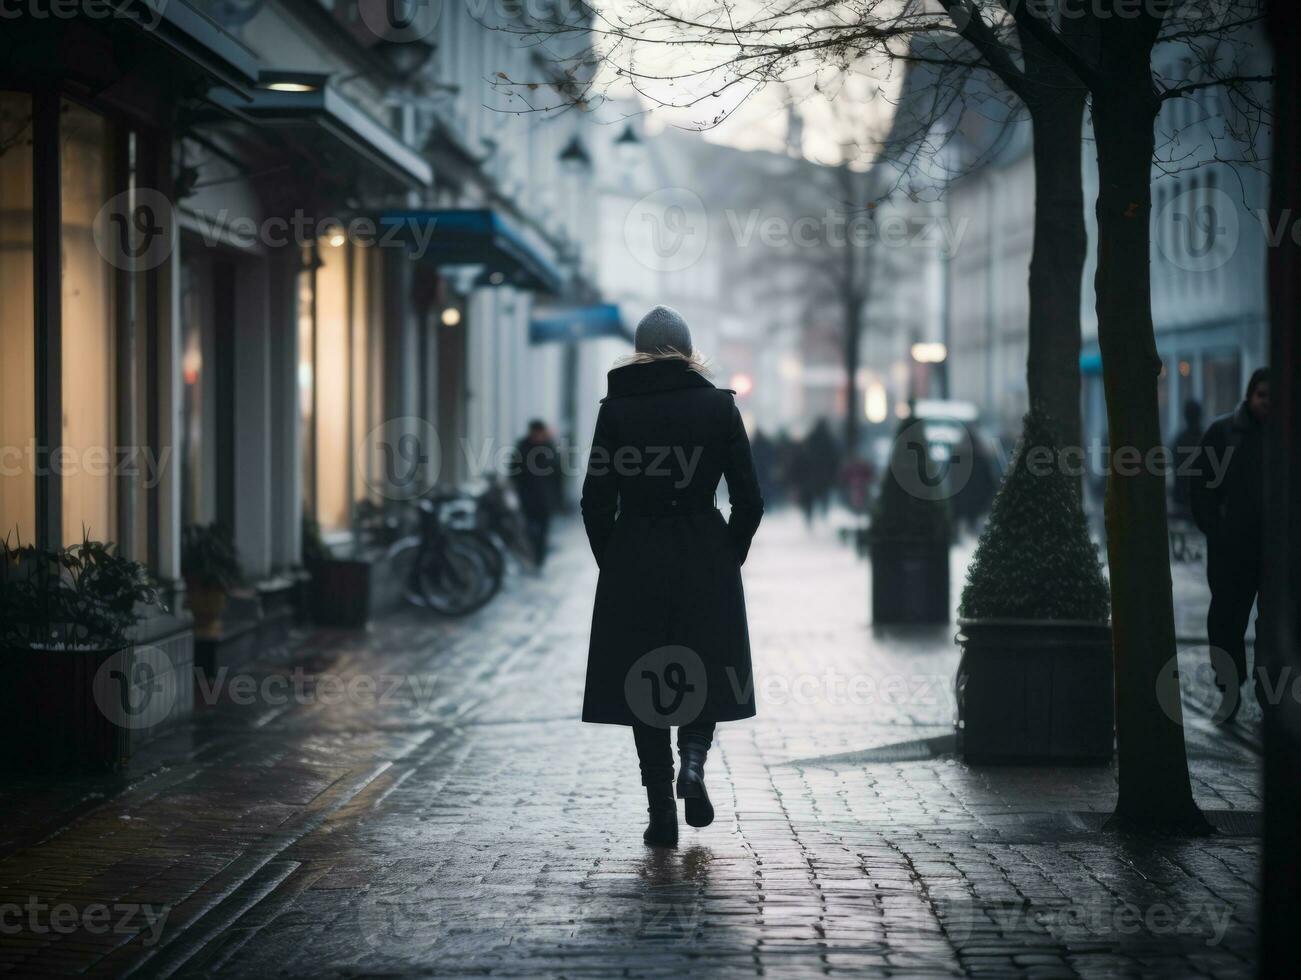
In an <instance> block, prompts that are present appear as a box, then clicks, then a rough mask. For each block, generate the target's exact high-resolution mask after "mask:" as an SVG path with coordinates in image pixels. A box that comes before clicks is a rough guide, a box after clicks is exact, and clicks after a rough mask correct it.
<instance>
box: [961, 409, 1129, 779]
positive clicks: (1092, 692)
mask: <svg viewBox="0 0 1301 980" xmlns="http://www.w3.org/2000/svg"><path fill="white" fill-rule="evenodd" d="M1109 613H1110V595H1109V592H1108V588H1107V583H1106V580H1105V579H1104V578H1103V574H1102V565H1101V563H1100V562H1099V560H1098V553H1097V547H1096V546H1095V545H1094V544H1093V542H1092V540H1090V538H1089V529H1088V522H1087V520H1086V519H1085V516H1084V511H1083V509H1082V507H1081V506H1080V496H1079V489H1078V484H1077V479H1076V477H1075V476H1073V475H1071V473H1070V471H1069V469H1068V468H1067V467H1066V466H1064V465H1063V464H1062V458H1061V451H1060V449H1059V447H1058V446H1057V445H1056V443H1055V441H1054V439H1053V436H1052V431H1051V428H1050V427H1049V426H1048V425H1047V424H1046V423H1045V421H1044V418H1043V416H1042V415H1039V414H1037V413H1034V412H1031V413H1030V414H1028V415H1026V417H1025V422H1024V430H1023V432H1022V436H1021V441H1020V443H1019V444H1018V446H1017V450H1016V453H1015V455H1014V457H1013V460H1012V463H1011V466H1010V468H1009V469H1008V473H1007V476H1006V477H1005V478H1004V480H1003V485H1002V487H1001V488H1000V489H999V492H998V496H997V497H995V499H994V505H993V509H992V510H991V511H990V515H989V521H988V523H987V524H986V525H985V529H984V532H983V533H982V534H981V536H980V542H979V544H978V545H977V547H976V554H975V557H974V558H973V559H972V561H971V565H970V567H969V568H968V570H967V583H966V586H965V587H964V588H963V590H962V601H961V603H960V605H959V617H960V618H959V620H958V623H959V626H960V632H959V634H958V642H959V643H960V644H961V646H962V660H961V663H960V665H959V667H958V678H957V701H958V729H959V740H960V747H961V752H962V754H963V756H964V757H965V758H966V759H967V760H968V761H970V762H989V763H1003V762H1011V763H1034V762H1047V763H1091V762H1105V761H1107V760H1109V759H1110V758H1111V755H1112V746H1113V728H1114V718H1115V705H1114V684H1113V675H1112V655H1111V627H1110V626H1109V624H1108V617H1109Z"/></svg>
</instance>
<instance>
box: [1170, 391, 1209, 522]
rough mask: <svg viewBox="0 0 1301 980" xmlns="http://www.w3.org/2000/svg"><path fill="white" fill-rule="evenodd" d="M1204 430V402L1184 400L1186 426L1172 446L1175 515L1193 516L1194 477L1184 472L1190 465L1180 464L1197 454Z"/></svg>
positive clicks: (1172, 512) (1172, 491)
mask: <svg viewBox="0 0 1301 980" xmlns="http://www.w3.org/2000/svg"><path fill="white" fill-rule="evenodd" d="M1204 430H1205V426H1204V425H1203V423H1202V403H1201V402H1199V401H1198V400H1197V399H1196V398H1190V399H1188V401H1186V402H1184V427H1183V428H1182V429H1180V430H1179V433H1178V434H1177V435H1176V436H1175V438H1174V444H1173V445H1172V446H1171V447H1170V448H1171V450H1172V451H1173V454H1174V461H1175V478H1174V485H1173V486H1172V487H1171V488H1170V513H1171V516H1173V517H1182V518H1184V519H1187V518H1189V517H1191V516H1192V506H1193V477H1192V476H1191V475H1190V474H1188V473H1186V472H1183V471H1184V470H1187V469H1189V468H1190V467H1185V466H1181V465H1180V464H1181V463H1183V462H1184V461H1185V460H1187V459H1189V458H1190V457H1193V456H1195V455H1196V454H1197V449H1198V447H1199V446H1200V445H1201V441H1202V433H1203V431H1204ZM1194 465H1195V464H1194Z"/></svg>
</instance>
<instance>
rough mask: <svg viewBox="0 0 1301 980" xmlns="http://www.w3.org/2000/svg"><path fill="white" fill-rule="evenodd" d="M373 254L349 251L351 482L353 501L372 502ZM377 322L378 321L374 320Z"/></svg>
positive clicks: (360, 249)
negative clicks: (368, 436)
mask: <svg viewBox="0 0 1301 980" xmlns="http://www.w3.org/2000/svg"><path fill="white" fill-rule="evenodd" d="M371 256H372V252H371V250H370V249H368V248H358V247H356V246H353V247H352V297H351V311H352V326H351V329H352V364H351V374H352V391H351V394H352V397H351V399H350V401H351V403H352V404H351V408H352V442H351V451H352V454H353V456H354V458H355V460H356V462H357V468H356V471H355V478H354V479H353V500H356V501H361V500H368V499H372V497H373V496H374V494H373V493H372V491H371V490H370V484H371V483H373V482H374V481H373V480H370V479H368V478H369V477H370V475H371V474H370V473H369V472H368V471H367V468H368V467H369V466H370V465H371V460H370V454H369V453H366V452H364V451H363V449H362V447H363V446H365V444H366V434H367V433H368V432H370V430H371V428H373V427H374V425H375V424H376V421H377V419H378V416H377V413H376V412H375V411H374V408H375V406H374V405H373V404H372V403H371V392H372V385H371V384H370V377H371V358H370V350H369V348H370V342H371V337H370V329H369V326H370V323H371V299H372V291H371V288H370V276H371V270H372V266H373V262H372V261H371ZM376 322H378V319H376Z"/></svg>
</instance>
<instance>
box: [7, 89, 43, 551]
mask: <svg viewBox="0 0 1301 980" xmlns="http://www.w3.org/2000/svg"><path fill="white" fill-rule="evenodd" d="M32 191H33V188H32V100H31V97H30V96H28V95H26V94H24V93H18V92H0V298H2V301H0V379H3V380H0V536H3V535H7V534H8V535H13V534H16V535H17V537H18V538H19V539H21V540H22V541H24V542H32V541H34V540H35V538H36V474H35V472H34V471H33V469H32V456H31V452H32V450H33V449H34V448H35V444H36V391H35V384H36V351H35V322H34V318H35V302H34V300H35V297H34V295H33V281H34V280H33V268H32V245H33V243H32V200H33V196H32ZM11 540H14V539H12V538H11Z"/></svg>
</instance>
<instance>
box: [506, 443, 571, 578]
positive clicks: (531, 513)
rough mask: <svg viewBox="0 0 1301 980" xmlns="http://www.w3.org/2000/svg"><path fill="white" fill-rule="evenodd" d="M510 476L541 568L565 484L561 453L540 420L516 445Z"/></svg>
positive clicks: (544, 561) (544, 560) (545, 557)
mask: <svg viewBox="0 0 1301 980" xmlns="http://www.w3.org/2000/svg"><path fill="white" fill-rule="evenodd" d="M510 476H511V480H512V482H513V483H514V485H515V495H516V496H517V497H518V498H519V504H520V511H521V512H522V513H523V515H524V525H525V528H526V529H527V531H528V536H529V541H530V542H532V544H533V554H534V556H535V558H536V560H537V563H538V567H539V568H541V567H542V565H543V564H545V563H546V560H547V546H548V539H549V537H550V534H551V515H552V513H553V512H555V511H556V510H558V509H559V508H560V504H561V499H560V497H561V480H563V475H562V474H561V471H560V453H559V452H558V451H557V450H556V443H555V440H554V439H553V438H552V436H551V430H550V429H549V428H548V427H547V424H546V423H545V422H543V421H542V420H541V419H534V420H533V421H531V422H530V423H529V427H528V432H527V433H525V435H524V438H522V439H520V441H519V442H517V443H516V444H515V453H514V457H513V458H512V460H511V466H510Z"/></svg>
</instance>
